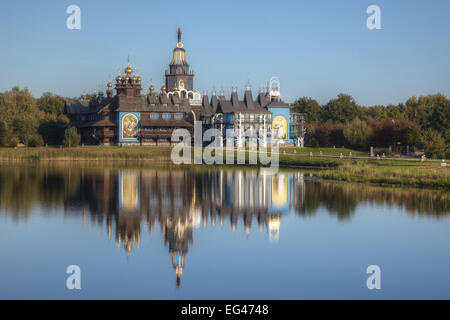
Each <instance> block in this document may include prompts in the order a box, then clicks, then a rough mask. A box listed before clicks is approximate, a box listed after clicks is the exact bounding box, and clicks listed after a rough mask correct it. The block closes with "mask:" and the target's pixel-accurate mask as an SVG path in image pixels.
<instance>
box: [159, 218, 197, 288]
mask: <svg viewBox="0 0 450 320" xmlns="http://www.w3.org/2000/svg"><path fill="white" fill-rule="evenodd" d="M173 218H174V220H172V219H171V218H168V219H167V220H166V221H165V228H164V230H165V233H164V240H165V243H166V245H168V246H169V252H170V255H171V256H172V266H173V267H174V268H175V274H176V276H177V282H176V283H177V287H179V286H180V283H181V275H182V274H183V268H184V265H185V262H186V254H187V253H188V250H189V244H192V242H193V237H192V227H193V223H192V222H193V221H192V219H190V217H189V216H187V217H184V218H182V217H173ZM161 223H163V222H161Z"/></svg>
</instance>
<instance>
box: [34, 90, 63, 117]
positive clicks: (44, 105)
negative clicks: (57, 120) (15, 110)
mask: <svg viewBox="0 0 450 320" xmlns="http://www.w3.org/2000/svg"><path fill="white" fill-rule="evenodd" d="M37 106H38V108H39V109H40V110H42V111H44V112H46V113H50V114H54V115H61V114H63V113H64V98H62V97H60V96H57V95H53V94H52V93H50V92H46V93H44V94H43V95H42V97H40V98H39V99H38V100H37Z"/></svg>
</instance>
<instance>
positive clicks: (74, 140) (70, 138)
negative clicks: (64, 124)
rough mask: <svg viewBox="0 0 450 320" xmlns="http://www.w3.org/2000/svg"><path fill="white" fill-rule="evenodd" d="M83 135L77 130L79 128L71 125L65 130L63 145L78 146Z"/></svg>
mask: <svg viewBox="0 0 450 320" xmlns="http://www.w3.org/2000/svg"><path fill="white" fill-rule="evenodd" d="M80 141H81V137H80V135H79V133H78V131H77V128H75V127H70V128H67V129H66V131H64V141H63V145H64V146H65V147H77V146H79V145H80Z"/></svg>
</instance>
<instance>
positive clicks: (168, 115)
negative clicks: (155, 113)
mask: <svg viewBox="0 0 450 320" xmlns="http://www.w3.org/2000/svg"><path fill="white" fill-rule="evenodd" d="M171 116H172V115H171V114H170V113H168V112H164V113H163V114H162V118H163V120H170V118H171Z"/></svg>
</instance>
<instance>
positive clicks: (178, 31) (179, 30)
mask: <svg viewBox="0 0 450 320" xmlns="http://www.w3.org/2000/svg"><path fill="white" fill-rule="evenodd" d="M177 36H178V42H181V28H180V27H178V30H177Z"/></svg>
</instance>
